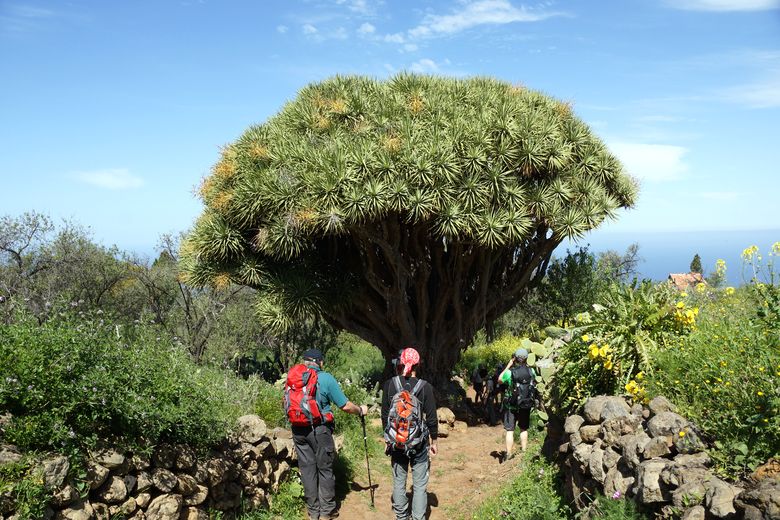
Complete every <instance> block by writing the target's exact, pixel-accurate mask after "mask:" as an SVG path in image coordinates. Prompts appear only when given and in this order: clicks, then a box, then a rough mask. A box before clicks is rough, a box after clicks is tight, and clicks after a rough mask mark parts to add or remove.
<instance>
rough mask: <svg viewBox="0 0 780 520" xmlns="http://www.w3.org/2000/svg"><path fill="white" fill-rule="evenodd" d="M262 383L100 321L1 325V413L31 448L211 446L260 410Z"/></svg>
mask: <svg viewBox="0 0 780 520" xmlns="http://www.w3.org/2000/svg"><path fill="white" fill-rule="evenodd" d="M254 393H255V385H253V384H252V383H251V382H250V383H247V382H245V381H243V380H240V379H238V378H236V377H234V376H232V375H230V374H229V373H226V372H224V371H221V370H218V369H214V368H208V367H200V366H196V365H195V364H194V363H193V362H192V361H191V359H190V357H189V356H188V354H187V353H186V352H185V351H184V350H183V348H182V347H181V346H179V345H177V344H173V343H171V342H169V341H167V340H166V339H165V338H164V337H158V336H156V335H155V334H154V332H153V331H151V330H148V329H146V328H144V327H143V326H141V325H136V326H135V327H132V328H119V327H118V326H116V327H115V326H113V325H109V324H108V323H105V322H103V321H102V320H101V319H100V316H99V315H96V316H95V318H94V319H92V318H89V317H87V318H82V317H78V316H76V317H65V318H62V319H60V320H50V321H49V322H47V323H44V324H43V325H38V324H37V323H35V322H30V321H21V322H19V323H15V324H12V325H7V326H2V327H0V411H8V412H10V413H11V414H12V415H13V416H14V418H13V421H12V423H11V425H10V426H9V428H8V431H7V437H8V439H9V441H10V442H13V443H15V444H17V445H19V446H20V447H22V448H24V449H56V450H66V451H67V450H69V449H71V448H74V449H76V451H78V448H83V447H91V446H94V445H96V443H97V441H98V439H101V438H108V439H112V440H115V441H117V442H119V443H126V444H128V446H137V447H141V446H150V445H154V444H156V443H157V442H159V441H169V442H183V443H189V444H191V445H193V446H204V445H208V444H210V443H212V442H213V441H217V440H218V439H219V438H220V437H222V436H223V435H224V434H225V433H226V432H227V431H228V430H229V428H230V427H231V426H232V425H233V424H234V421H235V418H236V417H238V416H239V415H242V414H244V413H247V412H248V411H250V410H251V409H252V407H251V403H252V401H253V399H254Z"/></svg>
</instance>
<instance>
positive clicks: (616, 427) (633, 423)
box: [601, 414, 641, 444]
mask: <svg viewBox="0 0 780 520" xmlns="http://www.w3.org/2000/svg"><path fill="white" fill-rule="evenodd" d="M640 422H641V421H640V420H639V419H637V418H636V417H635V416H634V415H630V414H629V415H619V416H617V417H612V418H610V419H607V420H605V421H604V422H603V423H602V424H601V438H602V439H603V440H604V443H606V444H615V443H617V442H618V440H619V439H620V437H622V436H623V435H627V434H630V433H634V432H635V431H636V429H637V427H638V426H639V423H640Z"/></svg>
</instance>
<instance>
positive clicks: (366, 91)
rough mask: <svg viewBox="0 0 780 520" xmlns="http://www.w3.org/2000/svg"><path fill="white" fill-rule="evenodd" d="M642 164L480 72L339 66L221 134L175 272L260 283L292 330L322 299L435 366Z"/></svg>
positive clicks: (442, 365) (519, 293)
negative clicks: (374, 74)
mask: <svg viewBox="0 0 780 520" xmlns="http://www.w3.org/2000/svg"><path fill="white" fill-rule="evenodd" d="M636 190H637V188H636V185H635V182H634V181H633V180H632V179H631V178H630V177H629V176H627V175H625V174H624V173H623V170H622V166H621V165H620V163H619V162H618V161H617V159H616V158H615V157H614V156H612V155H611V154H610V153H609V151H608V150H607V148H606V147H605V146H604V144H603V143H602V142H601V141H600V140H599V139H598V138H597V137H595V136H594V135H593V134H592V133H591V132H590V130H589V129H588V127H587V126H586V125H585V124H584V123H583V122H582V121H580V120H579V119H578V118H576V117H575V116H574V114H573V113H572V110H571V107H570V106H569V105H567V104H565V103H562V102H559V101H556V100H554V99H551V98H549V97H547V96H545V95H543V94H541V93H539V92H535V91H531V90H529V89H526V88H523V87H513V86H511V85H509V84H506V83H503V82H500V81H496V80H493V79H489V78H472V79H466V80H458V79H448V78H437V77H431V76H417V75H408V74H401V75H398V76H396V77H394V78H391V79H389V80H387V81H383V82H382V81H377V80H373V79H370V78H365V77H335V78H332V79H330V80H327V81H325V82H322V83H319V84H312V85H310V86H307V87H306V88H304V89H303V90H302V91H301V92H300V94H299V95H298V97H297V98H296V99H295V100H293V101H292V102H290V103H288V104H287V105H285V107H284V108H283V109H282V110H281V112H279V113H278V114H277V115H276V116H274V117H272V118H271V119H270V120H268V121H267V122H266V123H264V124H260V125H257V126H253V127H251V128H249V129H248V130H247V131H246V132H245V133H244V134H243V135H242V136H241V137H240V138H239V139H238V140H237V141H236V142H234V143H232V144H230V145H228V146H226V147H225V148H224V150H223V152H222V157H221V159H220V160H219V161H218V163H217V164H216V165H215V166H214V169H213V173H212V175H211V176H209V177H208V178H207V179H205V181H204V182H203V185H202V187H201V189H200V194H201V196H202V199H203V202H204V204H205V206H206V207H205V210H204V212H203V214H202V215H201V216H200V218H199V219H198V220H197V223H196V225H195V228H194V230H193V231H192V233H191V234H190V235H189V236H188V239H187V241H186V242H185V243H184V244H183V246H182V251H181V253H182V267H183V273H184V276H185V279H186V281H187V282H188V283H191V284H193V285H196V286H206V285H211V286H214V287H227V286H229V284H230V283H238V284H243V285H248V286H251V287H254V288H256V289H257V290H258V291H259V293H260V296H261V298H260V300H259V303H258V316H259V319H260V320H261V321H262V322H263V323H264V324H265V325H266V326H267V327H269V328H270V329H271V330H277V331H279V330H284V329H286V328H288V327H289V326H290V325H291V324H292V323H294V322H295V320H296V317H299V316H302V315H304V316H306V315H321V316H323V317H324V318H325V319H326V320H327V321H328V322H329V323H331V324H332V325H334V326H335V327H336V328H342V329H346V330H348V331H351V332H353V333H355V334H357V335H358V336H360V337H362V338H364V339H366V340H367V341H369V342H371V343H373V344H374V345H377V346H378V347H379V348H380V349H381V351H382V352H383V353H384V355H385V357H386V358H390V357H391V356H392V355H394V354H395V353H396V352H397V350H398V348H399V347H402V346H405V345H416V346H417V347H418V348H419V349H420V353H421V356H422V359H423V369H424V370H425V371H426V372H427V373H426V376H427V377H428V378H429V379H431V380H432V381H433V382H434V384H439V383H442V382H444V381H445V379H446V378H447V377H448V375H449V371H450V369H451V368H452V367H453V366H454V365H455V362H456V361H457V359H458V357H459V355H460V352H461V350H462V349H464V348H465V347H466V346H468V345H469V344H470V342H471V341H472V338H473V336H474V334H475V333H476V332H477V331H478V330H480V329H481V328H483V327H488V329H489V328H490V327H491V325H492V323H493V321H494V320H495V319H496V318H498V317H499V316H501V315H502V314H503V313H504V312H506V311H507V310H508V309H510V308H512V306H514V305H515V304H516V303H517V302H518V301H519V300H520V299H521V298H522V297H523V295H524V294H525V293H526V291H527V290H528V289H529V288H531V287H533V286H535V285H537V284H538V283H540V282H541V280H542V278H543V276H544V273H545V271H546V268H547V265H548V263H549V261H550V256H551V254H552V251H553V250H554V249H555V247H556V246H557V245H558V244H559V243H560V242H561V241H562V240H564V239H566V238H571V237H581V236H582V235H583V234H584V233H586V232H587V231H588V230H590V229H593V228H595V227H597V226H598V225H599V224H600V223H601V222H602V221H603V220H604V219H606V218H609V217H612V216H614V215H615V211H616V210H617V209H618V208H621V207H630V206H631V205H632V204H633V203H634V199H635V196H636Z"/></svg>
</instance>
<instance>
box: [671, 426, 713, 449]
mask: <svg viewBox="0 0 780 520" xmlns="http://www.w3.org/2000/svg"><path fill="white" fill-rule="evenodd" d="M681 433H685V435H684V436H680V434H679V433H678V434H677V435H674V436H672V442H673V443H674V447H675V449H676V450H677V453H682V454H686V455H690V454H694V453H700V452H703V451H704V450H706V449H707V446H705V444H704V442H703V441H702V440H701V438H700V437H699V435H698V433H696V431H695V430H694V429H693V428H688V429H686V430H683V431H682V432H681Z"/></svg>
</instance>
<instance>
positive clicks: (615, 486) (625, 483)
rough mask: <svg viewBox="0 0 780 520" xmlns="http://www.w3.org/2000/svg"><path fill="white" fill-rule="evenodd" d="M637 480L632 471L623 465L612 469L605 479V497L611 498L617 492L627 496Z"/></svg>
mask: <svg viewBox="0 0 780 520" xmlns="http://www.w3.org/2000/svg"><path fill="white" fill-rule="evenodd" d="M634 481H635V478H634V475H633V472H632V471H631V469H630V468H629V467H628V466H627V465H625V464H622V463H618V464H616V465H615V466H613V467H611V468H610V469H609V471H607V474H606V475H605V477H604V496H607V497H611V496H612V495H614V494H615V492H616V491H619V492H620V494H621V495H622V496H626V495H627V494H628V492H629V489H630V488H631V485H632V484H633V483H634Z"/></svg>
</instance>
